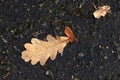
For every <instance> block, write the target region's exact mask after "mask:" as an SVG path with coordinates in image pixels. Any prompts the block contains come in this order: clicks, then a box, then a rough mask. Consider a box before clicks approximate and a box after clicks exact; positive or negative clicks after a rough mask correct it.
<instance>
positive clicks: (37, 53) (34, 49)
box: [22, 35, 69, 66]
mask: <svg viewBox="0 0 120 80" xmlns="http://www.w3.org/2000/svg"><path fill="white" fill-rule="evenodd" d="M46 38H47V41H43V40H39V39H37V38H32V39H31V43H26V44H25V45H24V47H25V48H26V50H25V51H23V52H22V59H24V61H25V62H28V61H30V60H31V64H32V65H35V64H37V63H38V62H40V64H41V65H42V66H43V65H44V64H45V63H46V61H47V60H48V58H49V57H50V59H51V60H54V59H55V58H56V55H57V52H58V53H62V52H63V50H64V47H65V46H66V45H67V43H68V42H69V38H68V37H64V36H57V37H56V38H55V37H53V36H52V35H47V37H46Z"/></svg>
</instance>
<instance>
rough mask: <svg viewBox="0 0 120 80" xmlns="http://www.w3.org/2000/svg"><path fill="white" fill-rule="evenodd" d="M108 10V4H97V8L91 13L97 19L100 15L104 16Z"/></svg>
mask: <svg viewBox="0 0 120 80" xmlns="http://www.w3.org/2000/svg"><path fill="white" fill-rule="evenodd" d="M109 10H110V6H108V5H104V6H99V7H98V10H96V11H95V12H94V13H93V15H94V17H95V18H98V19H99V18H100V17H101V16H103V17H104V16H105V15H106V14H107V13H108V11H109Z"/></svg>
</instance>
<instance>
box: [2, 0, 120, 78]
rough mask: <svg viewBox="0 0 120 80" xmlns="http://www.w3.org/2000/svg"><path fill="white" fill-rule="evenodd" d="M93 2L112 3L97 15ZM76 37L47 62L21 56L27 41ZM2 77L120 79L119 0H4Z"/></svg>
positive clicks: (100, 3) (99, 3)
mask: <svg viewBox="0 0 120 80" xmlns="http://www.w3.org/2000/svg"><path fill="white" fill-rule="evenodd" d="M93 4H95V5H96V6H98V5H106V4H108V5H110V6H111V13H108V14H107V15H106V16H105V17H104V18H103V17H102V18H100V19H95V18H94V16H93V15H92V13H93V12H94V11H95V8H94V7H93ZM65 25H69V26H70V27H71V28H72V30H73V32H74V34H75V36H76V41H75V42H74V43H69V44H68V45H67V46H66V47H65V49H64V52H63V56H60V55H57V58H56V60H55V61H51V60H50V59H49V60H48V61H47V63H46V64H45V66H43V67H42V66H40V65H39V64H37V65H35V66H32V65H31V63H30V62H29V63H25V62H24V61H23V60H22V59H21V52H22V51H23V50H24V47H23V45H24V43H26V42H30V39H31V38H32V37H36V38H39V39H45V36H46V35H47V34H52V35H65V34H64V32H63V30H64V28H65ZM0 80H120V0H0Z"/></svg>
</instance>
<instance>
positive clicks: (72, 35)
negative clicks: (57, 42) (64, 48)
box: [64, 26, 75, 42]
mask: <svg viewBox="0 0 120 80" xmlns="http://www.w3.org/2000/svg"><path fill="white" fill-rule="evenodd" d="M64 33H65V34H66V35H67V37H69V38H70V42H74V41H75V36H74V34H73V32H72V30H71V29H70V27H69V26H66V27H65V30H64Z"/></svg>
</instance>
